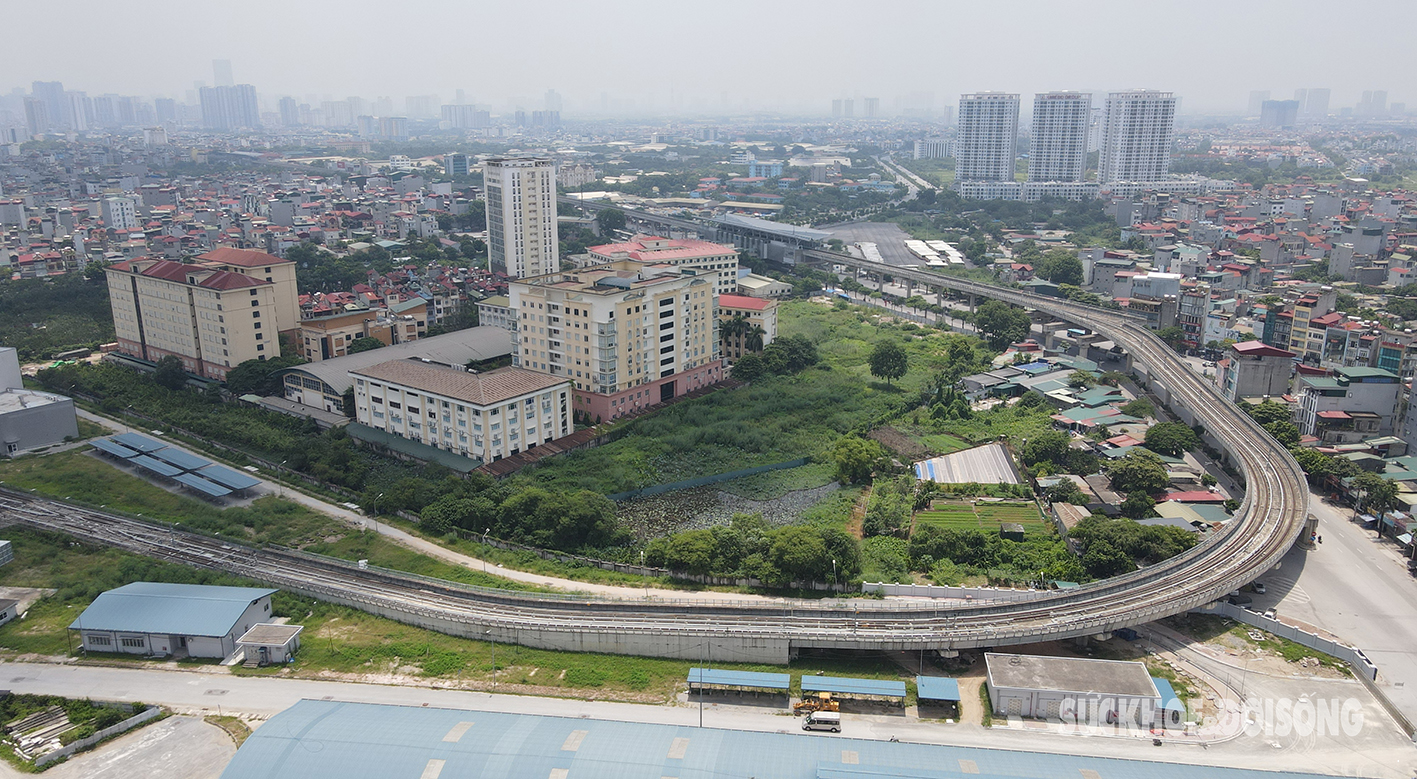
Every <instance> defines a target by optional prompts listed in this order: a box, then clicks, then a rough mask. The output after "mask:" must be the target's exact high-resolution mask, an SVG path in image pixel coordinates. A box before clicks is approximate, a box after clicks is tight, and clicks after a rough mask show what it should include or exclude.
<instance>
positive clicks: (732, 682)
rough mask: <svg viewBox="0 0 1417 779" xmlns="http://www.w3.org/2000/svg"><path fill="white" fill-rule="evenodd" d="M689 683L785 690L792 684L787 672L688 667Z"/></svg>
mask: <svg viewBox="0 0 1417 779" xmlns="http://www.w3.org/2000/svg"><path fill="white" fill-rule="evenodd" d="M689 684H721V685H723V686H725V687H761V688H764V689H768V690H786V689H788V688H790V687H791V686H792V677H791V676H790V675H788V674H770V673H760V672H757V671H725V670H723V669H721V668H690V669H689Z"/></svg>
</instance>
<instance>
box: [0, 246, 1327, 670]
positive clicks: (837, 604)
mask: <svg viewBox="0 0 1417 779" xmlns="http://www.w3.org/2000/svg"><path fill="white" fill-rule="evenodd" d="M808 255H809V257H811V258H815V259H818V260H821V261H824V262H834V263H838V264H846V265H851V266H853V267H868V268H869V269H870V270H873V271H875V272H878V273H889V274H891V275H893V276H895V277H899V278H907V279H909V280H911V281H912V283H917V284H919V285H920V286H921V287H922V288H926V289H948V290H952V291H954V292H957V293H962V294H966V295H970V294H972V295H976V296H979V297H990V298H996V299H1000V300H1003V301H1005V302H1009V303H1013V304H1015V305H1020V306H1026V307H1030V308H1033V309H1036V310H1038V311H1041V312H1044V313H1046V314H1047V315H1048V316H1051V317H1054V318H1056V319H1060V320H1065V321H1070V322H1074V323H1077V324H1080V325H1084V326H1087V327H1090V328H1092V329H1094V330H1096V331H1098V332H1099V333H1101V334H1102V335H1104V336H1105V337H1107V338H1110V339H1111V340H1113V341H1114V342H1116V343H1117V344H1118V345H1119V346H1121V347H1122V348H1123V349H1125V350H1126V351H1127V352H1128V354H1129V356H1130V359H1131V360H1132V363H1133V365H1135V366H1137V367H1138V368H1139V369H1144V370H1145V372H1146V375H1147V377H1148V380H1149V382H1150V383H1151V385H1152V386H1153V387H1158V386H1164V387H1165V388H1166V389H1167V391H1168V395H1169V396H1170V398H1171V403H1172V405H1173V407H1174V408H1176V409H1177V410H1178V412H1181V411H1182V410H1184V412H1183V413H1184V414H1186V415H1189V416H1191V417H1193V418H1194V419H1196V420H1197V421H1200V422H1202V423H1203V424H1204V425H1205V426H1206V428H1207V429H1208V430H1209V431H1211V435H1212V436H1214V437H1215V439H1217V441H1218V443H1219V445H1220V447H1221V448H1222V449H1223V450H1225V451H1226V452H1227V453H1228V455H1229V457H1230V458H1231V460H1232V461H1233V462H1235V463H1236V464H1237V465H1238V467H1239V468H1240V470H1241V472H1242V474H1243V478H1244V480H1245V482H1246V484H1247V490H1246V494H1245V496H1244V500H1243V502H1242V503H1241V506H1240V509H1239V511H1238V512H1237V513H1236V516H1235V520H1234V521H1232V522H1231V523H1229V525H1228V526H1227V527H1226V528H1225V529H1223V530H1221V531H1219V532H1217V533H1215V534H1214V535H1212V536H1211V537H1209V538H1208V539H1207V540H1206V541H1205V542H1204V543H1202V544H1199V545H1197V546H1196V547H1194V548H1192V549H1190V550H1188V551H1187V552H1185V553H1183V554H1180V555H1177V556H1176V557H1173V558H1171V559H1170V560H1166V561H1163V562H1161V563H1157V564H1155V565H1152V566H1148V567H1146V568H1143V569H1141V570H1137V571H1134V572H1131V573H1127V574H1123V575H1120V576H1116V577H1113V578H1110V579H1106V580H1103V581H1099V582H1093V583H1090V584H1087V585H1084V586H1082V587H1078V588H1075V589H1069V590H1059V591H1053V592H1040V593H1039V594H1038V596H1037V597H1035V598H1032V599H1029V600H1024V601H1017V602H983V603H981V602H957V603H955V602H952V603H945V602H939V601H932V602H924V603H921V602H914V601H884V602H883V601H875V600H832V601H800V600H790V599H762V600H758V601H687V600H686V601H672V600H660V599H646V598H638V597H637V598H623V599H613V598H599V597H590V596H576V595H562V594H542V593H525V592H512V591H506V590H493V589H485V588H475V587H469V586H466V585H460V584H456V583H453V582H442V581H437V580H432V579H427V578H424V577H418V576H414V575H410V574H404V573H399V572H394V571H381V570H377V569H361V568H359V567H358V566H356V565H354V564H353V563H349V562H346V561H340V560H332V559H329V558H318V557H315V556H312V555H307V554H303V553H298V552H294V551H291V550H282V549H252V548H249V547H243V546H240V545H238V544H233V543H232V542H230V541H229V540H228V539H212V538H207V537H204V536H199V535H195V534H190V533H184V532H179V533H174V532H172V530H171V529H170V528H168V527H167V526H165V525H162V526H157V525H154V524H151V523H148V522H144V521H141V520H137V519H132V518H127V517H119V516H115V515H112V514H109V513H106V512H102V511H95V510H92V509H87V508H81V507H77V506H73V505H69V504H64V503H61V502H58V501H46V500H38V499H35V498H34V497H33V496H30V495H24V494H17V493H14V492H12V491H8V490H4V489H3V488H0V515H4V516H5V517H7V518H9V519H13V520H15V521H19V522H23V523H26V524H29V525H32V526H35V527H40V528H44V529H47V530H56V531H62V532H66V533H70V534H72V535H75V536H78V537H80V538H86V539H90V540H93V541H96V542H100V543H106V544H111V545H114V546H119V547H122V548H126V549H130V550H132V551H135V552H138V553H142V554H146V555H150V556H153V557H157V558H160V559H165V560H169V561H172V562H179V563H183V564H187V565H194V566H198V567H204V568H210V569H216V570H223V571H228V572H231V573H234V574H237V575H240V576H245V577H247V578H250V579H253V580H255V581H260V582H265V583H267V584H270V585H271V586H274V587H281V588H284V589H288V590H290V591H292V592H296V593H301V594H305V595H309V596H314V597H319V598H323V599H325V600H329V601H331V602H335V603H343V604H347V605H350V606H354V607H356V608H360V609H363V610H366V611H369V612H371V613H375V614H380V615H383V616H387V617H389V618H392V619H395V620H399V621H402V622H406V623H409V624H414V625H419V626H422V627H427V628H431V629H435V630H439V631H441V632H445V633H449V634H452V635H461V636H466V637H469V638H480V639H486V638H494V639H496V640H497V641H499V642H511V643H518V644H523V645H527V646H533V647H540V648H546V649H558V650H572V651H591V652H606V653H617V654H637V655H648V656H657V657H677V658H685V659H693V660H707V661H709V662H713V661H717V662H728V661H737V662H771V663H782V662H786V661H787V660H788V659H790V657H791V656H792V655H793V654H794V653H795V652H797V651H798V650H801V649H808V648H843V649H866V650H874V651H880V650H942V651H947V652H948V651H955V650H959V649H970V648H985V647H999V646H1009V645H1016V644H1027V643H1035V642H1038V641H1046V640H1056V639H1066V638H1077V637H1085V636H1096V635H1104V634H1107V633H1109V632H1110V631H1112V630H1115V629H1118V628H1123V627H1131V626H1134V625H1138V624H1142V623H1146V622H1150V621H1153V620H1156V619H1160V618H1162V617H1166V616H1170V615H1173V614H1178V613H1181V612H1184V611H1188V610H1190V609H1192V608H1195V607H1198V606H1202V605H1204V604H1206V603H1210V602H1212V601H1215V600H1218V599H1220V598H1223V597H1224V596H1225V595H1226V594H1227V593H1228V592H1230V591H1231V590H1234V589H1237V588H1238V587H1240V586H1243V585H1244V584H1247V583H1248V582H1250V581H1252V580H1254V579H1255V578H1257V577H1258V576H1259V575H1260V574H1261V573H1263V572H1264V571H1266V570H1268V569H1269V568H1271V567H1272V566H1273V565H1274V564H1275V563H1276V562H1278V561H1279V559H1280V558H1281V557H1282V556H1283V555H1284V554H1285V552H1287V551H1288V549H1289V548H1290V546H1291V545H1292V544H1293V542H1294V540H1295V539H1296V538H1297V536H1298V534H1299V533H1300V531H1301V529H1302V527H1303V524H1304V520H1305V518H1306V516H1307V500H1308V491H1307V486H1306V484H1305V482H1304V478H1303V472H1302V471H1301V470H1300V469H1299V467H1298V464H1297V463H1295V462H1294V459H1293V458H1292V457H1291V456H1290V455H1289V453H1288V451H1287V450H1286V449H1285V448H1284V447H1283V446H1281V445H1280V444H1279V443H1278V442H1276V441H1275V440H1274V439H1273V438H1272V437H1271V436H1270V435H1269V434H1268V433H1266V432H1265V431H1264V430H1263V429H1262V428H1261V427H1259V425H1258V424H1256V423H1255V422H1254V420H1252V419H1251V418H1250V417H1249V416H1248V415H1246V414H1245V413H1243V412H1242V411H1241V410H1240V409H1239V408H1237V407H1236V406H1234V405H1233V404H1231V403H1228V402H1226V401H1225V400H1224V399H1223V398H1221V397H1220V395H1219V394H1218V393H1217V392H1216V391H1215V389H1214V388H1213V387H1211V385H1210V384H1208V383H1206V382H1204V381H1203V380H1202V379H1201V378H1200V377H1199V376H1197V375H1196V374H1195V373H1194V372H1193V371H1192V370H1190V368H1189V367H1188V366H1187V365H1186V364H1185V363H1184V362H1182V361H1181V360H1180V358H1179V357H1178V356H1177V355H1176V354H1175V352H1173V351H1172V350H1171V349H1170V348H1169V347H1168V346H1166V345H1165V344H1164V343H1162V342H1161V340H1160V339H1158V338H1157V337H1156V335H1155V334H1154V333H1152V332H1150V331H1149V330H1147V329H1146V328H1145V327H1143V326H1141V325H1139V324H1138V323H1137V322H1136V321H1134V319H1133V318H1131V317H1127V316H1125V315H1122V314H1119V313H1115V312H1109V311H1103V310H1099V309H1094V308H1089V307H1085V306H1081V305H1078V304H1075V303H1070V302H1068V301H1062V300H1058V299H1054V298H1047V297H1041V296H1036V295H1032V294H1029V293H1024V292H1019V291H1016V290H1012V289H1008V288H1004V287H998V286H993V285H988V284H982V283H980V282H975V281H971V280H968V279H960V278H955V277H949V276H941V275H937V274H933V273H928V272H924V271H918V270H911V269H907V268H900V267H894V266H884V265H879V264H876V263H867V261H864V260H860V259H857V258H849V257H843V256H841V255H837V254H835V253H830V252H820V251H809V252H808Z"/></svg>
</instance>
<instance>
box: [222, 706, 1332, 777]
mask: <svg viewBox="0 0 1417 779" xmlns="http://www.w3.org/2000/svg"><path fill="white" fill-rule="evenodd" d="M962 775H963V776H980V777H983V778H984V779H988V778H989V777H1032V778H1033V779H1078V777H1079V776H1082V777H1124V776H1133V777H1140V776H1145V777H1147V778H1148V779H1299V778H1300V777H1309V778H1310V779H1312V777H1313V776H1314V774H1297V773H1288V772H1272V771H1254V770H1245V769H1233V768H1210V767H1197V766H1189V765H1181V764H1175V763H1156V762H1149V761H1139V760H1121V759H1116V758H1105V757H1086V756H1075V755H1056V754H1046V753H1041V752H1022V751H1012V750H1001V749H980V748H974V747H947V746H935V745H930V744H906V743H892V742H890V741H869V740H862V739H853V738H843V737H839V736H819V735H804V734H793V733H755V732H748V731H739V730H719V729H715V728H693V727H683V726H676V725H658V724H644V723H632V722H613V721H606V720H595V719H583V718H574V719H573V718H567V717H548V716H536V715H530V714H502V713H494V712H487V711H464V710H458V709H439V708H433V707H427V706H423V707H413V706H390V705H380V704H368V703H347V702H341V701H328V700H302V701H300V702H299V703H297V704H296V705H294V706H292V707H291V708H289V709H287V710H285V711H283V712H281V713H280V714H277V715H276V716H274V717H272V718H271V719H270V720H269V721H268V722H266V723H265V724H263V725H261V727H260V728H258V729H257V730H256V732H255V733H254V734H253V735H252V736H251V737H250V738H249V739H247V740H246V742H245V744H243V745H242V747H241V749H240V750H238V751H237V753H236V757H234V758H233V759H232V761H231V763H230V764H229V765H228V766H227V768H226V771H225V772H224V773H223V774H222V779H325V777H329V778H330V779H336V778H337V779H364V778H365V777H368V779H375V778H376V777H377V779H454V777H457V778H458V779H461V778H462V777H502V778H503V779H546V777H548V776H549V777H552V779H620V778H621V777H677V778H678V779H712V778H713V777H755V779H823V778H826V779H869V778H870V777H879V778H880V779H884V778H885V777H901V778H902V779H914V778H916V777H918V778H919V779H955V778H956V777H959V776H962Z"/></svg>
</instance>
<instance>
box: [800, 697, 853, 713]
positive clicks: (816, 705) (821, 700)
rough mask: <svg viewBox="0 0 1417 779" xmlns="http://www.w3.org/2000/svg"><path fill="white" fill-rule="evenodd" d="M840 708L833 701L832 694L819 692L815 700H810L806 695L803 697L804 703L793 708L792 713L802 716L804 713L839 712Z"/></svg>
mask: <svg viewBox="0 0 1417 779" xmlns="http://www.w3.org/2000/svg"><path fill="white" fill-rule="evenodd" d="M840 708H841V704H839V703H837V702H836V701H835V700H832V694H831V693H829V692H819V693H817V696H816V697H815V698H810V697H807V696H806V695H803V696H802V702H801V703H798V704H796V705H794V706H793V707H792V712H793V713H794V714H800V713H801V712H804V711H806V712H813V711H838V710H840Z"/></svg>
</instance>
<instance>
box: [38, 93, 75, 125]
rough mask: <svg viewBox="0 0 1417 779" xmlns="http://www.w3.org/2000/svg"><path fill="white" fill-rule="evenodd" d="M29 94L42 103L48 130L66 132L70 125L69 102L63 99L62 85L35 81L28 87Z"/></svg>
mask: <svg viewBox="0 0 1417 779" xmlns="http://www.w3.org/2000/svg"><path fill="white" fill-rule="evenodd" d="M30 92H31V93H32V94H33V95H34V96H35V97H36V98H38V99H40V100H43V101H44V107H45V109H46V111H47V113H48V114H49V128H50V129H52V130H67V129H69V128H70V125H71V124H72V122H71V121H69V101H68V100H67V99H66V98H65V97H64V84H63V83H61V82H59V81H36V82H34V83H33V84H31V85H30Z"/></svg>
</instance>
